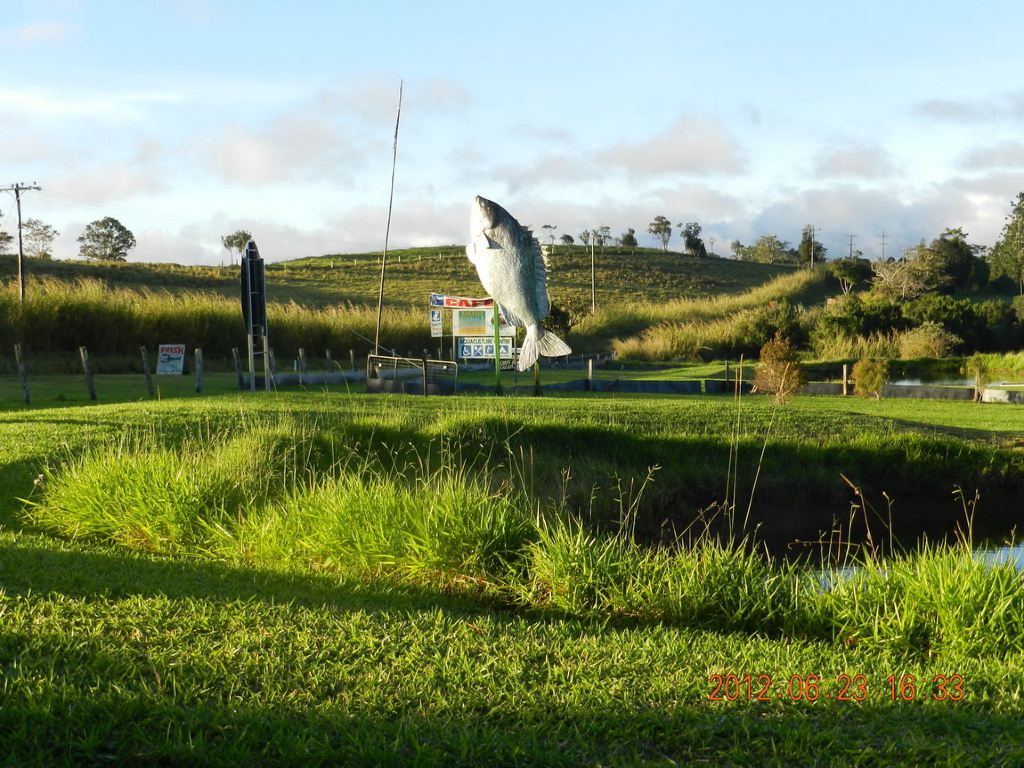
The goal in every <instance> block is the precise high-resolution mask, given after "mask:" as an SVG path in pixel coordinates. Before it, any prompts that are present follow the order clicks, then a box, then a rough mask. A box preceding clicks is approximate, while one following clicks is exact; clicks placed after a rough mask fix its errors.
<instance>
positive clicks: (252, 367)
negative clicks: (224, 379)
mask: <svg viewBox="0 0 1024 768" xmlns="http://www.w3.org/2000/svg"><path fill="white" fill-rule="evenodd" d="M245 338H246V346H247V348H248V355H249V391H250V392H255V391H256V337H255V336H254V335H253V334H251V333H250V334H248V335H247V336H246V337H245ZM263 362H264V364H266V360H264V361H263Z"/></svg>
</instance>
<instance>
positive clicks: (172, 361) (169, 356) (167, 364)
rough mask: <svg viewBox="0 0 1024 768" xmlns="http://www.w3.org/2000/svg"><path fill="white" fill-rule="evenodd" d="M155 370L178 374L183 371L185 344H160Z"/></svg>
mask: <svg viewBox="0 0 1024 768" xmlns="http://www.w3.org/2000/svg"><path fill="white" fill-rule="evenodd" d="M156 372H157V373H170V374H177V375H178V376H180V375H181V374H182V373H184V372H185V345H184V344H161V345H160V348H159V351H158V352H157V358H156Z"/></svg>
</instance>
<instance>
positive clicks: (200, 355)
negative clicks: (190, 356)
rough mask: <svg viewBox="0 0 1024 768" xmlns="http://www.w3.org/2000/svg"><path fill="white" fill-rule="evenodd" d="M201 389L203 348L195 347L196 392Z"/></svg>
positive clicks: (199, 391)
mask: <svg viewBox="0 0 1024 768" xmlns="http://www.w3.org/2000/svg"><path fill="white" fill-rule="evenodd" d="M202 391H203V350H201V349H200V348H199V347H196V394H199V393H201V392H202Z"/></svg>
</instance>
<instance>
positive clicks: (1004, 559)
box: [977, 544, 1024, 571]
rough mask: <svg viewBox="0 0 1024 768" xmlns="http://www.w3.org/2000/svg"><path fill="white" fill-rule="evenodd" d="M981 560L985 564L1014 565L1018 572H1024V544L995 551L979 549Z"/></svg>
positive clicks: (999, 548) (998, 548)
mask: <svg viewBox="0 0 1024 768" xmlns="http://www.w3.org/2000/svg"><path fill="white" fill-rule="evenodd" d="M977 555H978V557H979V558H981V559H982V560H984V561H985V562H988V563H992V564H993V565H999V564H1001V563H1013V564H1014V565H1016V566H1017V570H1018V571H1024V544H1016V545H1014V546H1012V547H997V548H995V549H979V550H978V552H977Z"/></svg>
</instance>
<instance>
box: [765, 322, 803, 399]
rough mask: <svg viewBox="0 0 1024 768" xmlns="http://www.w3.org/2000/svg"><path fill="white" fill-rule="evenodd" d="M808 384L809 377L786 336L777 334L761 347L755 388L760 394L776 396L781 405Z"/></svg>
mask: <svg viewBox="0 0 1024 768" xmlns="http://www.w3.org/2000/svg"><path fill="white" fill-rule="evenodd" d="M806 382H807V376H806V374H805V373H804V369H803V367H802V366H801V365H800V361H799V360H798V359H797V356H796V350H795V349H793V345H792V344H790V343H789V340H788V339H787V338H786V337H785V336H782V335H780V334H775V336H773V337H772V338H771V339H769V340H768V341H767V342H766V343H765V345H764V346H763V347H761V358H760V360H759V361H758V364H757V373H756V374H755V375H754V387H755V388H756V389H757V390H758V391H759V392H767V393H770V394H773V395H775V401H776V402H778V403H781V402H783V401H785V400H786V398H788V397H789V396H790V395H792V394H794V393H795V392H796V391H797V390H798V389H800V387H802V386H803V385H804V384H805V383H806Z"/></svg>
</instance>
